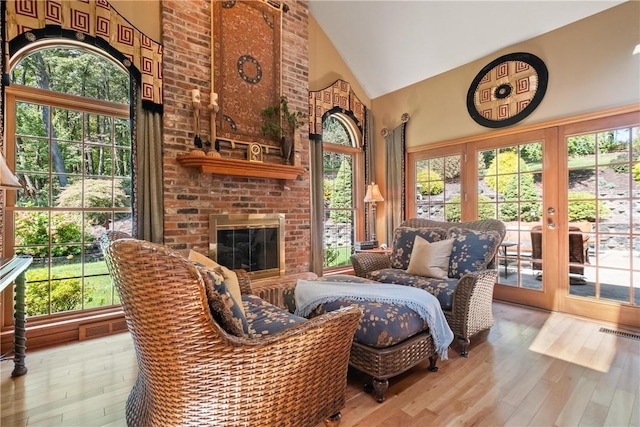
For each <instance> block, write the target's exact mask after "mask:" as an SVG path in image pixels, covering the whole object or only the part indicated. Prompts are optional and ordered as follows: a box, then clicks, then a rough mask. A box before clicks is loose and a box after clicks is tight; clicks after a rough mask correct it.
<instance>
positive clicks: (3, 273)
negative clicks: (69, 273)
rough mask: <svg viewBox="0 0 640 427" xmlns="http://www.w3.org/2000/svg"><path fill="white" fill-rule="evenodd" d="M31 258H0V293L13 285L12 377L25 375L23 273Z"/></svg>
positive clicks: (24, 287) (24, 284)
mask: <svg viewBox="0 0 640 427" xmlns="http://www.w3.org/2000/svg"><path fill="white" fill-rule="evenodd" d="M32 261H33V258H32V257H30V256H14V257H13V258H11V259H9V258H0V292H1V291H3V290H4V288H6V287H8V286H9V285H10V284H11V283H15V285H16V287H15V292H16V293H15V295H14V297H13V299H14V301H15V304H14V312H13V318H14V331H13V353H14V357H13V371H12V372H11V376H12V377H19V376H20V375H24V374H26V373H27V366H26V364H25V361H24V360H25V357H26V354H25V352H26V350H27V345H26V342H27V339H26V329H25V325H26V320H25V317H26V309H25V297H26V280H25V272H26V271H27V268H29V266H30V265H31V262H32Z"/></svg>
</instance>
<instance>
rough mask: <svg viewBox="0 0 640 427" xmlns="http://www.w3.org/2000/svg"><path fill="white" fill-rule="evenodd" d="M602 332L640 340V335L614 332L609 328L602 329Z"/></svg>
mask: <svg viewBox="0 0 640 427" xmlns="http://www.w3.org/2000/svg"><path fill="white" fill-rule="evenodd" d="M600 332H604V333H605V334H613V335H617V336H619V337H622V338H629V339H631V340H640V335H638V334H632V333H630V332H621V331H614V330H613V329H607V328H600Z"/></svg>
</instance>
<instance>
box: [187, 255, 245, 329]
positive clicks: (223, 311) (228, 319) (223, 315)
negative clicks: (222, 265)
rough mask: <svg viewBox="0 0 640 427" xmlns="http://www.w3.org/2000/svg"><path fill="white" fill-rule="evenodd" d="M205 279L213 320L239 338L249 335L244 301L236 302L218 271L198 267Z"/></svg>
mask: <svg viewBox="0 0 640 427" xmlns="http://www.w3.org/2000/svg"><path fill="white" fill-rule="evenodd" d="M198 270H199V271H200V275H202V278H203V279H204V287H205V291H206V293H207V300H208V302H209V309H210V310H211V315H212V316H213V319H214V320H215V321H216V322H218V324H219V325H220V326H222V328H223V329H224V330H225V331H227V332H228V333H230V334H231V335H235V336H238V337H245V336H247V334H248V333H249V324H248V322H247V318H246V317H245V315H244V310H241V308H242V300H237V301H236V300H235V299H234V298H233V296H232V295H231V293H230V292H229V290H228V288H227V286H226V285H225V283H224V278H223V277H222V275H221V274H220V273H218V272H217V271H216V270H213V269H210V268H206V267H198Z"/></svg>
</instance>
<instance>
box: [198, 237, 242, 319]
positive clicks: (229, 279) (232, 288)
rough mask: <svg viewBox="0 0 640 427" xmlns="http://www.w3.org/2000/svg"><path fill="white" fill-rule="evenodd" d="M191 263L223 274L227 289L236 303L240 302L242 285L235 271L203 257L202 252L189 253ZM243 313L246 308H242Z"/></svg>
mask: <svg viewBox="0 0 640 427" xmlns="http://www.w3.org/2000/svg"><path fill="white" fill-rule="evenodd" d="M188 259H189V261H191V262H192V263H194V264H195V265H196V267H197V266H204V267H207V268H210V269H213V270H216V271H217V272H218V273H220V274H222V277H224V283H225V285H227V289H228V290H229V292H230V293H231V295H232V296H233V299H234V300H235V301H240V295H241V294H242V293H241V292H240V283H239V282H238V275H237V274H236V273H235V271H232V270H229V269H228V268H227V267H225V266H224V265H220V264H218V263H217V262H215V261H214V260H212V259H211V258H209V257H207V256H204V255H202V254H201V253H200V252H196V251H194V250H190V251H189V257H188ZM241 309H242V312H243V314H244V308H242V307H241Z"/></svg>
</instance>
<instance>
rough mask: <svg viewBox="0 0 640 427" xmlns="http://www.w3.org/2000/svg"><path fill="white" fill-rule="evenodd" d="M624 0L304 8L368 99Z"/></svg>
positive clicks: (314, 2) (356, 2)
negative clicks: (329, 41)
mask: <svg viewBox="0 0 640 427" xmlns="http://www.w3.org/2000/svg"><path fill="white" fill-rule="evenodd" d="M620 3H623V1H617V0H607V1H580V0H573V1H565V0H546V1H540V0H538V1H528V0H509V1H479V0H476V1H457V0H450V1H426V0H423V1H402V0H395V1H392V0H386V1H360V0H352V1H328V0H310V2H309V10H310V13H311V15H312V16H313V17H314V18H315V20H316V21H317V22H318V24H319V25H320V27H321V28H322V29H323V30H324V32H325V33H326V34H327V36H328V37H329V39H330V40H331V42H332V43H333V45H334V46H335V47H336V49H337V50H338V52H339V53H340V55H341V56H342V58H343V60H344V61H345V63H346V64H347V65H348V66H349V68H350V69H351V71H352V72H353V73H354V74H355V76H356V78H357V79H358V81H359V82H360V84H361V85H362V86H363V88H364V90H365V91H366V92H367V95H368V96H369V98H370V99H374V98H377V97H379V96H382V95H385V94H387V93H389V92H393V91H395V90H397V89H401V88H403V87H406V86H409V85H411V84H413V83H416V82H419V81H421V80H425V79H427V78H429V77H432V76H434V75H437V74H440V73H443V72H445V71H448V70H451V69H453V68H456V67H459V66H461V65H464V64H466V63H468V62H472V61H474V60H477V59H480V58H482V57H484V56H487V55H490V54H491V53H493V52H495V51H498V50H500V49H503V48H507V47H508V46H511V45H513V44H516V43H520V42H523V41H525V40H528V39H530V38H533V37H536V36H539V35H541V34H544V33H547V32H549V31H551V30H554V29H556V28H559V27H562V26H565V25H567V24H570V23H572V22H575V21H577V20H580V19H583V18H586V17H587V16H590V15H593V14H595V13H598V12H601V11H603V10H605V9H608V8H610V7H613V6H616V5H618V4H620Z"/></svg>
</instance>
